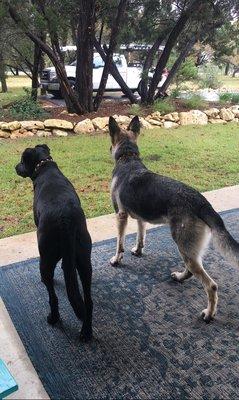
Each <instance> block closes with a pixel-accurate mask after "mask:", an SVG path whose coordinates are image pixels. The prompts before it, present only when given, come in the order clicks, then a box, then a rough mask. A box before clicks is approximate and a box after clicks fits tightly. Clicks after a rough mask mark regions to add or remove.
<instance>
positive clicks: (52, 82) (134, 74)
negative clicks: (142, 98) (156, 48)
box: [40, 53, 168, 97]
mask: <svg viewBox="0 0 239 400" xmlns="http://www.w3.org/2000/svg"><path fill="white" fill-rule="evenodd" d="M113 60H114V62H115V64H116V66H117V68H118V71H119V73H120V75H121V76H122V78H123V79H124V81H125V82H126V83H127V85H128V86H129V88H130V89H132V90H133V91H138V92H139V94H140V83H141V74H142V67H141V66H136V67H129V66H128V65H127V61H126V58H125V56H124V55H122V54H114V56H113ZM103 68H104V61H103V60H102V58H101V56H100V55H99V54H98V53H94V60H93V90H94V91H97V90H98V88H99V85H100V80H101V76H102V72H103ZM65 69H66V74H67V77H68V79H69V82H70V83H71V84H72V87H74V85H75V77H76V61H74V62H73V63H71V64H70V65H66V66H65ZM150 75H151V74H150ZM150 75H149V76H150ZM167 75H168V73H167V72H166V73H164V74H163V76H162V79H161V81H160V82H159V85H158V87H160V86H162V84H163V83H164V81H165V80H166V78H167ZM40 83H41V87H42V88H43V89H45V90H46V91H47V92H48V93H50V94H53V95H54V96H55V97H61V90H60V85H59V82H58V80H57V77H56V71H55V68H54V67H50V68H45V69H44V70H43V72H42V74H41V77H40ZM110 91H111V92H116V91H121V88H120V86H119V85H118V83H117V82H116V80H115V79H114V78H113V76H112V75H111V74H109V76H108V80H107V84H106V92H110Z"/></svg>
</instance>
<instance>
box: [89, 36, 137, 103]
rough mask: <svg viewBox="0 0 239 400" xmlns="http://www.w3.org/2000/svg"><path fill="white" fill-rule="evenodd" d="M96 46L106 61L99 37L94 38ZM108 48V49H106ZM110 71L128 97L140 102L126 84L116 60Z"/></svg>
mask: <svg viewBox="0 0 239 400" xmlns="http://www.w3.org/2000/svg"><path fill="white" fill-rule="evenodd" d="M94 46H95V49H96V50H97V52H98V53H99V54H100V56H101V58H102V60H103V61H104V62H105V61H106V53H105V51H104V50H103V49H102V47H101V46H100V44H99V42H98V41H97V39H95V40H94ZM105 50H107V49H105ZM109 69H110V73H111V75H112V76H113V78H114V79H115V80H116V82H117V83H118V85H119V86H120V88H121V90H122V92H123V93H124V94H125V96H127V97H128V99H129V100H130V102H131V103H132V104H133V103H138V100H137V98H136V96H135V95H134V94H133V92H132V90H131V89H130V88H129V87H128V85H127V84H126V82H125V81H124V79H123V78H122V76H121V75H120V73H119V71H118V68H117V66H116V65H115V63H114V61H112V62H111V63H110V67H109Z"/></svg>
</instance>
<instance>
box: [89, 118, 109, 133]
mask: <svg viewBox="0 0 239 400" xmlns="http://www.w3.org/2000/svg"><path fill="white" fill-rule="evenodd" d="M91 122H92V124H93V125H94V127H95V129H96V130H100V131H104V130H107V126H108V123H109V118H108V117H96V118H94V119H92V120H91Z"/></svg>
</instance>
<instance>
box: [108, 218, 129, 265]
mask: <svg viewBox="0 0 239 400" xmlns="http://www.w3.org/2000/svg"><path fill="white" fill-rule="evenodd" d="M116 219H117V230H118V236H117V247H116V253H115V256H114V257H112V258H111V260H110V264H111V265H114V266H115V265H117V264H119V263H120V261H121V260H122V258H123V254H124V239H125V231H126V226H127V222H128V214H127V213H126V212H125V211H119V212H118V213H117V214H116Z"/></svg>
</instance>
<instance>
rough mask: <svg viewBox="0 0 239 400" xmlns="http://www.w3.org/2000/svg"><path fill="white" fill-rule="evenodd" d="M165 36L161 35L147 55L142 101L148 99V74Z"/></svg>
mask: <svg viewBox="0 0 239 400" xmlns="http://www.w3.org/2000/svg"><path fill="white" fill-rule="evenodd" d="M163 39H164V37H162V36H161V35H160V36H159V37H158V38H157V40H156V41H155V42H154V44H153V46H152V47H151V49H150V50H149V51H148V53H147V56H146V58H145V62H144V66H143V72H142V79H141V93H140V96H141V103H144V102H146V99H147V94H148V74H149V70H150V68H151V67H152V64H153V58H154V56H155V54H156V52H157V50H158V48H159V46H160V44H161V43H162V41H163Z"/></svg>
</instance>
